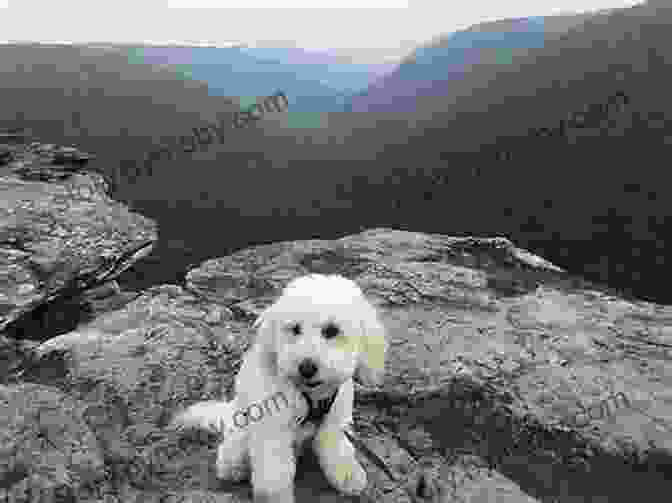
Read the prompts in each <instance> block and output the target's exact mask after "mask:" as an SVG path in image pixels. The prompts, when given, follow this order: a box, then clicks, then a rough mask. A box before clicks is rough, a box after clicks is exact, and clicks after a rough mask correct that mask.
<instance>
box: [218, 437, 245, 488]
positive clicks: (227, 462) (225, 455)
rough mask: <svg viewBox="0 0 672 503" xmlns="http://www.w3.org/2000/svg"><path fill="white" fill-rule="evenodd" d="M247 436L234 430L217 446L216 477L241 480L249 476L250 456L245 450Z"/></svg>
mask: <svg viewBox="0 0 672 503" xmlns="http://www.w3.org/2000/svg"><path fill="white" fill-rule="evenodd" d="M246 437H247V436H246V435H245V434H244V433H243V432H241V431H238V432H234V433H233V434H232V436H230V437H227V438H225V439H224V440H223V441H222V443H221V444H219V447H218V448H217V478H219V479H224V480H231V481H233V482H242V481H244V480H249V478H250V458H249V455H248V451H247V438H246Z"/></svg>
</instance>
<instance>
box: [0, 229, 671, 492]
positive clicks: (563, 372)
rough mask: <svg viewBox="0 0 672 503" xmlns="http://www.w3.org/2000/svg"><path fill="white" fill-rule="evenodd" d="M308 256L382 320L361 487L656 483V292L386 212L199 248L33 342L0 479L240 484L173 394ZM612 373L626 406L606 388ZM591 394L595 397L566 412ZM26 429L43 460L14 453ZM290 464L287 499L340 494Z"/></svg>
mask: <svg viewBox="0 0 672 503" xmlns="http://www.w3.org/2000/svg"><path fill="white" fill-rule="evenodd" d="M311 272H319V273H338V274H342V275H344V276H346V277H348V278H351V279H353V280H355V281H356V282H357V283H358V284H359V285H361V287H362V288H363V290H364V291H365V293H366V295H367V297H368V298H369V299H370V300H371V301H372V302H374V303H375V304H376V305H377V307H378V309H379V310H380V313H381V319H382V320H383V322H384V324H385V325H386V327H387V328H388V331H389V340H390V351H389V357H388V361H387V365H386V378H385V381H384V383H383V385H382V386H381V387H379V388H377V389H369V388H363V387H359V386H358V387H357V393H356V407H355V428H354V429H355V432H356V435H357V437H356V438H357V442H356V443H357V445H358V452H359V457H360V459H361V461H362V463H363V464H364V466H365V468H366V470H367V472H368V474H369V478H370V486H369V488H368V489H367V494H366V495H365V496H364V497H363V498H362V500H361V501H375V502H383V503H385V502H390V503H391V502H395V503H396V502H433V503H439V502H442V503H443V502H445V503H447V502H449V501H451V502H452V501H461V502H472V503H476V502H480V501H488V502H489V501H502V502H516V503H518V502H530V503H531V502H533V501H544V502H555V501H558V502H570V501H571V502H578V501H585V502H598V501H604V502H607V501H608V502H609V503H614V502H616V503H620V502H623V503H625V502H628V503H630V502H631V501H632V500H633V499H636V498H638V496H639V495H638V491H640V490H642V489H644V490H646V491H647V494H646V498H647V501H663V500H666V499H667V497H668V496H667V494H668V492H667V491H665V489H667V488H669V478H670V476H671V475H672V464H671V463H670V461H671V460H672V457H671V452H672V433H671V431H672V395H671V394H670V391H669V388H670V378H669V377H665V376H670V375H672V371H671V370H672V368H671V367H672V365H671V364H670V356H671V355H672V307H664V306H659V305H655V304H649V303H644V302H637V301H634V300H626V299H624V298H622V297H619V296H618V295H616V294H614V292H610V291H607V290H605V289H604V288H601V287H599V286H597V285H593V284H590V283H587V282H585V281H583V280H581V279H580V278H576V277H571V276H570V275H568V274H566V273H565V272H563V271H562V270H560V269H559V268H557V267H555V266H553V265H552V264H549V263H547V262H545V261H544V260H542V259H541V258H539V257H535V256H533V255H531V254H529V253H526V252H525V251H524V250H520V249H517V248H516V247H515V246H514V245H513V244H512V243H511V242H509V241H508V240H506V239H503V238H491V239H481V238H452V237H447V236H442V235H427V234H419V233H412V232H402V231H396V230H390V229H373V230H369V231H366V232H362V233H361V234H357V235H352V236H347V237H344V238H342V239H339V240H333V241H321V240H311V241H299V242H282V243H274V244H269V245H264V246H258V247H255V248H250V249H246V250H242V251H240V252H238V253H235V254H233V255H230V256H227V257H223V258H218V259H213V260H209V261H207V262H205V263H203V264H202V265H201V266H200V267H198V268H197V269H194V270H191V271H189V272H188V274H187V283H186V287H184V288H183V287H178V286H171V285H164V286H160V287H154V288H150V289H149V290H147V291H145V292H143V294H142V295H141V296H139V297H138V298H136V299H135V300H133V301H132V302H130V303H128V304H126V305H124V306H123V307H121V308H120V309H117V310H113V311H108V312H106V313H104V314H101V315H100V316H98V317H97V318H95V319H94V320H92V321H91V322H90V323H88V324H86V325H82V326H80V327H78V329H77V330H75V331H72V332H70V333H67V334H62V335H59V336H57V337H53V338H51V339H50V340H48V341H45V342H43V343H41V344H39V345H38V346H36V347H35V348H34V351H33V358H32V359H31V361H30V362H27V363H24V365H23V366H22V373H21V377H20V378H17V379H16V380H15V381H14V382H12V383H9V384H7V385H6V386H5V387H3V388H0V396H1V397H2V400H0V418H5V424H6V425H5V426H2V427H0V432H1V433H2V435H0V438H1V439H2V444H0V451H1V452H3V453H6V457H7V458H11V460H10V462H9V464H7V465H6V466H3V465H0V481H2V482H0V487H5V488H10V489H8V490H11V491H15V492H16V493H17V494H19V495H24V496H25V495H26V494H27V493H29V492H30V490H31V489H32V487H33V486H35V487H40V488H42V490H43V491H47V492H49V491H51V492H49V493H48V494H56V492H57V491H61V492H63V493H67V494H71V495H73V494H74V495H77V497H78V498H79V499H80V500H81V501H106V502H107V501H131V502H132V501H157V502H159V501H185V502H186V501H206V500H207V501H218V502H246V501H249V497H250V488H249V485H247V484H238V485H236V484H228V483H222V482H220V481H218V480H216V478H215V476H214V460H215V449H216V441H215V439H214V438H212V437H208V436H205V435H196V436H180V435H178V434H177V433H176V432H174V431H172V430H170V429H169V428H168V427H167V425H168V423H169V420H170V418H171V416H172V414H173V413H174V412H175V411H177V410H178V409H181V408H182V407H184V406H186V405H188V404H191V403H194V402H196V401H200V400H207V399H212V398H221V397H223V398H230V397H231V388H232V382H233V377H234V376H235V374H236V372H237V369H238V366H239V364H240V357H241V354H242V353H243V352H244V351H245V349H246V348H247V347H249V344H250V341H251V338H252V336H253V333H252V329H251V322H252V320H254V319H255V317H256V316H257V314H258V313H259V311H260V309H263V308H264V307H265V306H266V305H268V304H269V303H271V302H272V301H273V300H274V298H275V297H276V296H277V294H278V293H279V292H280V290H281V288H282V287H283V286H284V285H285V284H286V283H287V282H288V281H290V280H291V279H293V278H295V277H297V276H300V275H303V274H307V273H311ZM220 391H221V393H220ZM616 393H622V394H623V395H624V396H625V397H627V400H628V402H627V404H626V405H625V406H620V407H617V406H615V405H611V404H612V401H611V397H612V396H613V395H614V394H616ZM607 403H608V404H610V405H608V406H603V404H607ZM47 406H51V409H53V410H54V412H52V413H51V414H52V415H47V414H43V410H45V409H47V408H48V407H47ZM595 406H599V407H598V408H599V409H601V410H602V411H603V412H604V414H603V415H602V416H601V417H600V416H598V415H597V414H592V413H591V416H594V417H592V418H589V419H588V420H585V421H584V420H582V421H577V420H576V419H577V417H579V416H578V415H577V411H578V412H580V411H581V410H582V409H583V410H584V411H590V410H593V409H594V407H595ZM17 410H18V411H20V412H19V414H18V415H16V414H15V411H17ZM7 418H12V419H11V420H10V419H7ZM19 431H21V432H23V434H21V435H19V434H18V433H17V432H19ZM91 435H93V436H91ZM61 438H67V439H68V442H67V445H66V444H64V443H61V444H59V443H58V439H61ZM92 439H95V440H92ZM48 441H49V442H50V444H47V442H48ZM37 442H42V444H40V445H42V449H43V451H42V452H44V453H45V454H44V456H49V457H48V460H49V462H48V463H47V462H46V461H45V462H44V463H39V462H37V461H31V460H32V459H33V458H30V457H29V455H28V454H27V452H28V450H29V447H31V446H35V445H36V443H37ZM10 453H11V454H12V456H13V457H12V456H10ZM14 453H17V455H16V456H14ZM45 459H46V458H45ZM17 460H18V461H17ZM46 465H48V466H49V467H51V469H50V470H47V469H46ZM297 473H298V475H297V480H296V486H297V496H298V502H299V503H302V502H312V501H331V502H338V501H347V499H345V498H343V497H342V496H340V495H339V494H337V493H335V492H334V491H333V490H332V489H331V488H329V486H328V484H327V482H326V480H325V479H324V477H323V475H322V474H321V472H320V470H319V468H318V467H317V464H316V461H315V459H314V458H313V457H312V456H310V455H308V456H306V457H305V458H304V459H302V461H301V463H300V465H299V469H298V471H297ZM0 491H1V489H0ZM111 495H114V497H116V498H118V499H116V500H115V499H113V496H111ZM657 495H660V496H657Z"/></svg>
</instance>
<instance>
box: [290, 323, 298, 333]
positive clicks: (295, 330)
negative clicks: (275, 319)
mask: <svg viewBox="0 0 672 503" xmlns="http://www.w3.org/2000/svg"><path fill="white" fill-rule="evenodd" d="M289 331H290V332H291V333H292V334H294V335H301V325H299V324H298V323H293V324H292V325H290V326H289Z"/></svg>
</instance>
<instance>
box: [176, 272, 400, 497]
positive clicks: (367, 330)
mask: <svg viewBox="0 0 672 503" xmlns="http://www.w3.org/2000/svg"><path fill="white" fill-rule="evenodd" d="M253 326H254V328H257V329H258V332H257V338H256V341H255V343H254V345H253V346H252V348H250V350H249V351H248V352H247V353H246V354H245V357H244V359H243V364H242V366H241V369H240V372H239V373H238V376H237V378H236V384H235V392H236V396H235V398H234V400H233V401H232V402H218V401H210V402H201V403H198V404H195V405H192V406H191V407H189V408H188V409H187V410H185V411H184V412H182V413H181V414H180V415H178V417H177V418H176V419H175V420H174V424H176V425H182V426H191V427H197V428H204V429H208V430H211V431H213V430H214V431H218V432H223V434H224V440H223V441H222V443H221V444H220V446H219V449H218V454H217V476H218V477H219V478H222V479H229V480H235V481H241V480H246V479H248V478H249V477H251V479H252V487H253V494H254V501H255V503H261V502H266V501H270V502H273V503H293V502H294V475H295V472H296V457H297V456H298V453H299V452H300V448H301V447H302V445H303V444H304V441H306V440H312V446H313V449H314V451H315V453H316V455H317V459H318V460H319V463H320V466H321V468H322V470H323V471H324V474H325V475H326V477H327V480H329V482H330V483H331V484H332V485H333V486H334V487H335V488H336V489H337V490H340V491H341V492H343V493H345V494H348V495H356V494H359V493H361V492H362V491H363V490H364V488H365V487H366V484H367V477H366V472H365V471H364V470H363V468H362V467H361V466H360V464H359V462H358V461H357V460H356V458H355V449H354V447H353V446H352V444H351V443H350V441H349V440H348V438H347V437H346V435H345V434H344V433H343V431H344V429H345V428H346V427H347V426H348V425H349V424H350V423H351V422H352V405H353V398H354V384H353V380H352V379H353V376H356V377H357V378H358V380H359V381H360V382H361V383H362V384H365V385H377V384H380V382H381V380H382V374H383V370H384V363H385V352H386V350H387V343H386V341H385V330H384V327H383V325H382V324H381V323H380V321H379V320H378V316H377V313H376V310H375V308H374V307H373V306H371V305H370V304H369V303H368V302H367V300H366V299H365V297H364V294H363V293H362V291H361V290H360V289H359V287H358V286H357V285H356V284H355V283H354V282H353V281H350V280H348V279H346V278H343V277H341V276H337V275H330V276H325V275H321V274H312V275H309V276H304V277H301V278H298V279H295V280H294V281H292V282H291V283H290V284H289V285H288V286H287V287H286V288H285V289H284V290H283V292H282V295H281V296H280V298H279V299H278V300H277V301H276V302H275V303H274V304H273V305H271V306H270V307H269V308H268V309H266V310H265V311H264V312H262V313H261V315H260V316H259V318H258V319H257V320H256V321H255V323H254V325H253ZM271 402H272V403H273V404H274V407H271V406H270V403H271ZM283 404H284V405H283Z"/></svg>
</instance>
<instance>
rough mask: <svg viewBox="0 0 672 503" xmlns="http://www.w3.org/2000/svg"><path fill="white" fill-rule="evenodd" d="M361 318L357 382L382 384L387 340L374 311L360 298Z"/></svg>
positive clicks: (369, 384) (373, 384) (371, 384)
mask: <svg viewBox="0 0 672 503" xmlns="http://www.w3.org/2000/svg"><path fill="white" fill-rule="evenodd" d="M362 300H363V302H362V311H363V312H362V316H361V320H360V324H361V325H360V345H359V362H358V365H357V371H356V377H357V380H358V381H359V382H360V383H361V384H364V385H365V386H377V385H379V384H381V383H382V380H383V374H384V372H385V353H386V352H387V340H386V334H385V327H384V326H383V324H382V323H381V322H380V320H379V319H378V313H377V312H376V309H375V308H374V307H373V306H372V305H371V304H369V302H368V301H367V300H366V299H364V297H363V296H362Z"/></svg>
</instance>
